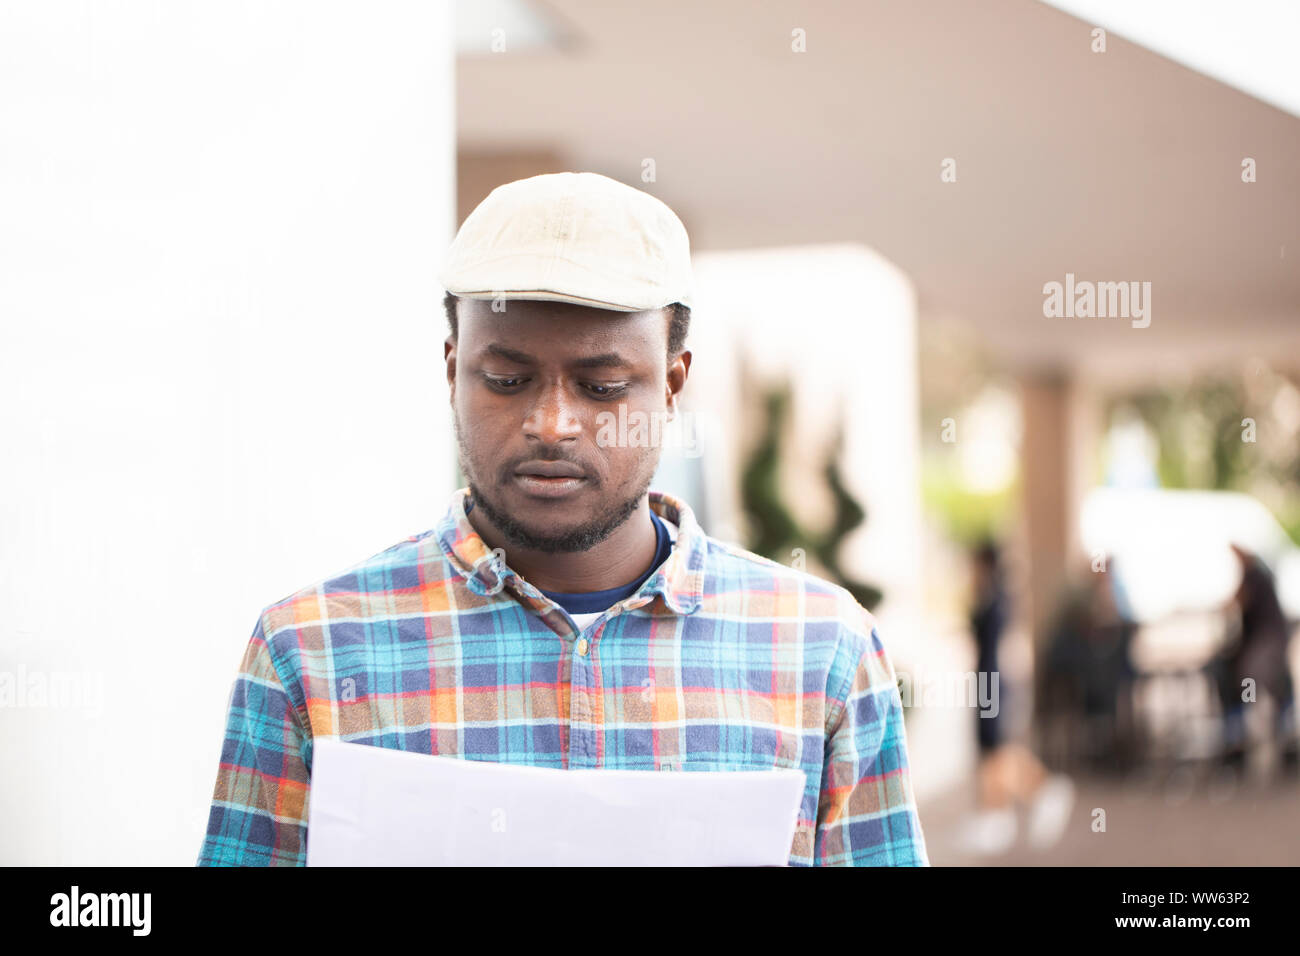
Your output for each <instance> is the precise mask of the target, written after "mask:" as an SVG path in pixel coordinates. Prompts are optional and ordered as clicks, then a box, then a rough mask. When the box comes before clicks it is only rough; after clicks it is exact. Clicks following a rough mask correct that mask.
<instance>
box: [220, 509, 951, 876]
mask: <svg viewBox="0 0 1300 956" xmlns="http://www.w3.org/2000/svg"><path fill="white" fill-rule="evenodd" d="M467 496H468V490H467V489H463V488H462V489H461V490H460V491H458V492H456V493H455V495H454V496H453V498H452V501H451V505H450V507H449V509H448V511H447V515H446V517H445V518H444V519H443V520H442V522H441V524H439V526H438V527H437V528H435V529H433V530H431V531H427V532H425V533H423V534H419V535H413V536H411V537H410V538H407V539H406V540H405V541H402V542H400V543H398V544H396V545H394V546H393V547H391V548H389V549H388V550H386V551H383V552H381V553H379V554H377V555H375V556H374V557H372V558H369V559H368V560H366V561H363V562H361V563H360V564H358V565H355V566H353V567H352V568H349V569H348V570H346V571H344V572H342V573H340V574H338V575H336V576H334V577H332V578H330V579H328V580H326V581H324V582H322V583H320V584H317V585H315V586H312V587H308V588H304V589H302V590H300V591H298V592H296V593H294V594H292V595H290V596H289V597H287V598H285V599H284V600H282V601H279V602H277V603H275V604H272V605H270V606H269V607H267V608H266V609H265V610H264V611H263V612H262V615H261V618H260V619H259V621H258V622H257V626H256V628H255V629H254V631H253V635H252V638H251V639H250V641H249V643H248V647H247V649H246V651H245V654H244V658H243V663H242V665H241V667H240V672H239V674H238V676H237V677H236V679H235V683H234V688H233V690H232V692H231V697H230V709H229V716H228V719H227V724H226V733H225V741H224V744H223V745H222V750H221V763H220V767H219V769H218V772H217V782H216V788H215V791H214V793H213V798H212V808H211V813H210V816H209V819H208V828H207V834H206V837H205V839H204V842H203V848H202V850H201V851H200V853H199V860H198V862H199V865H252V866H265V865H274V866H301V865H303V864H304V863H305V862H306V841H307V806H308V793H309V788H310V777H311V761H312V741H313V740H315V739H316V738H317V737H321V736H331V737H338V738H340V739H343V740H347V741H352V742H355V743H361V744H369V745H371V746H375V747H393V748H396V749H398V750H409V751H414V752H416V753H424V754H444V755H453V756H459V757H462V758H465V759H470V760H496V761H503V762H506V763H516V764H529V765H534V766H541V767H561V768H577V767H609V768H618V769H627V770H685V771H690V770H752V769H769V768H772V767H793V768H798V769H799V770H802V771H803V772H804V773H805V774H806V776H807V785H806V787H805V790H804V796H803V804H802V807H801V809H800V812H799V820H798V824H797V829H796V832H795V837H794V842H793V844H792V845H791V848H790V859H789V862H790V864H792V865H811V864H818V865H831V864H840V865H859V866H864V865H911V866H928V865H929V860H928V858H927V855H926V849H925V840H924V836H923V834H922V832H921V822H920V820H919V818H918V817H917V812H916V807H915V802H914V799H913V795H912V787H911V781H910V777H909V771H908V759H907V741H906V736H905V734H904V729H903V711H902V703H901V699H900V695H899V690H898V686H897V683H896V678H895V673H894V668H893V665H892V663H891V662H890V659H889V656H888V654H887V653H886V651H885V647H884V645H883V644H882V643H881V640H880V636H879V635H878V634H877V632H876V626H875V622H874V620H873V618H872V617H871V615H870V614H869V613H868V612H867V611H866V610H864V609H863V608H862V607H861V606H860V605H858V604H857V603H856V602H855V601H854V600H853V598H852V597H851V596H850V595H849V594H848V592H846V591H844V590H843V589H842V588H839V587H837V586H835V585H832V584H829V583H827V582H826V581H823V580H821V579H819V578H817V577H814V576H812V575H809V574H806V573H804V572H802V571H798V570H795V569H792V568H788V567H785V566H783V565H780V564H777V563H775V562H773V561H769V560H767V559H765V558H761V557H759V556H757V555H754V554H751V553H749V552H747V551H743V550H741V549H739V548H737V547H734V546H731V545H727V544H724V543H722V542H720V541H717V540H715V539H713V538H710V537H708V536H706V535H705V534H704V533H703V531H702V530H701V529H700V527H699V525H698V524H697V522H696V521H695V518H694V516H693V514H692V512H691V510H690V508H688V507H687V506H686V504H685V503H684V502H682V501H679V500H677V499H676V498H673V497H670V496H669V495H666V494H661V493H658V492H653V491H652V492H651V493H650V507H651V508H652V509H654V510H655V511H656V512H657V513H658V514H659V515H660V516H661V517H663V518H665V519H667V520H669V521H671V522H674V523H675V524H676V525H677V526H678V534H677V541H676V545H675V547H674V549H673V551H672V554H671V556H670V557H669V558H668V560H667V561H665V562H664V563H663V564H662V565H661V566H660V567H659V568H658V569H657V570H656V571H655V572H654V573H653V574H652V575H651V576H650V577H649V578H648V579H647V580H646V581H645V583H644V584H643V585H642V586H641V588H640V589H639V590H638V591H637V593H636V594H634V595H633V596H631V597H629V598H627V599H625V600H623V601H621V602H619V603H618V604H616V605H614V606H613V607H611V608H610V609H609V610H608V611H607V612H606V613H605V614H603V615H602V616H601V617H600V618H599V619H597V620H596V621H594V622H592V624H591V626H590V627H589V628H588V629H587V631H586V632H585V635H583V634H580V633H579V631H578V629H577V627H576V626H575V625H574V623H573V619H572V618H571V617H569V615H568V614H567V613H566V612H565V611H564V609H563V608H561V607H560V606H559V605H557V604H554V603H552V602H551V601H550V600H548V599H547V598H546V597H545V596H544V595H543V594H542V593H541V592H540V591H538V590H537V589H536V588H535V587H533V586H532V585H531V584H529V583H528V582H526V581H525V580H524V579H523V578H521V577H520V576H519V575H518V574H516V573H515V572H514V571H512V570H510V569H509V568H508V567H507V566H505V565H504V563H502V562H500V561H499V559H498V557H497V555H495V554H494V553H493V552H492V551H491V550H489V549H488V547H487V545H486V544H485V543H484V542H483V540H482V539H481V538H480V537H479V536H478V534H477V533H476V532H475V531H474V528H473V526H472V525H471V524H470V523H469V520H468V519H467V518H466V516H465V500H466V498H467ZM583 636H585V637H586V642H585V643H581V642H580V641H579V639H580V637H583Z"/></svg>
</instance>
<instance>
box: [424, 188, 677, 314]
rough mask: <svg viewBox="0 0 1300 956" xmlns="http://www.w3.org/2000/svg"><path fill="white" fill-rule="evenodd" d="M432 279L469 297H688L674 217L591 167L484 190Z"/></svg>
mask: <svg viewBox="0 0 1300 956" xmlns="http://www.w3.org/2000/svg"><path fill="white" fill-rule="evenodd" d="M438 281H439V283H440V284H441V285H442V287H443V288H444V289H446V290H447V291H448V292H452V293H454V294H456V295H459V296H464V297H466V298H469V299H495V298H502V299H543V300H549V301H555V302H573V303H576V304H578V305H586V306H591V307H593V308H598V309H611V310H613V311H616V312H640V311H641V310H643V309H659V308H662V307H664V306H666V305H671V304H672V303H674V302H680V303H682V304H683V305H685V306H690V305H691V304H692V300H693V298H694V279H693V277H692V274H691V250H690V240H689V239H688V238H687V235H686V227H685V226H683V225H682V222H681V220H680V219H678V218H677V215H676V214H675V213H674V212H673V211H672V210H671V209H669V208H668V206H666V205H665V204H664V203H663V202H662V201H660V200H659V199H656V198H655V197H654V196H651V195H650V194H649V193H646V192H642V191H641V190H640V189H634V188H633V187H631V186H628V185H625V184H623V183H620V182H618V181H617V180H615V179H610V178H609V177H608V176H602V175H600V174H599V173H548V174H546V175H543V176H531V177H529V178H528V179H519V180H516V181H515V182H512V183H506V184H505V185H502V186H498V187H497V188H496V189H494V190H492V192H491V193H489V194H488V196H487V198H486V199H484V200H483V201H482V202H481V203H479V204H478V206H477V207H475V209H474V211H473V212H472V213H470V214H469V216H468V217H467V218H466V219H465V222H464V224H462V225H461V227H460V230H459V231H458V232H457V233H456V238H455V239H454V240H453V241H452V244H451V248H450V249H449V250H448V253H447V258H446V260H445V262H444V264H443V268H442V271H441V272H440V273H439V274H438Z"/></svg>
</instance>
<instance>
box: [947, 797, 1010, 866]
mask: <svg viewBox="0 0 1300 956" xmlns="http://www.w3.org/2000/svg"><path fill="white" fill-rule="evenodd" d="M958 842H959V843H960V844H961V847H962V849H964V850H965V851H966V852H968V853H977V854H980V855H982V856H996V855H999V854H1002V853H1006V852H1007V850H1009V849H1011V847H1012V845H1013V844H1014V843H1015V842H1016V811H1015V808H1013V807H1006V808H1004V809H1002V810H981V811H979V812H978V813H975V814H972V815H971V817H970V819H968V820H967V821H966V823H965V825H964V826H963V827H962V832H961V835H960V836H959V837H958Z"/></svg>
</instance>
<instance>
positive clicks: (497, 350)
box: [483, 342, 537, 365]
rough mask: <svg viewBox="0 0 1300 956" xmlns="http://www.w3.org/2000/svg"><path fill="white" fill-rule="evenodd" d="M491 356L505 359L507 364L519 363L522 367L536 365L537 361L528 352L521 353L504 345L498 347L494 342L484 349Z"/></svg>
mask: <svg viewBox="0 0 1300 956" xmlns="http://www.w3.org/2000/svg"><path fill="white" fill-rule="evenodd" d="M483 351H484V352H487V353H488V354H489V355H495V356H496V357H497V358H503V359H505V360H506V361H507V362H517V363H518V364H520V365H536V364H537V360H536V359H534V358H533V357H532V356H531V355H529V354H528V353H527V352H520V351H518V350H517V349H512V348H507V347H506V346H504V345H497V344H496V343H495V342H493V343H492V344H491V345H488V346H485V347H484V349H483Z"/></svg>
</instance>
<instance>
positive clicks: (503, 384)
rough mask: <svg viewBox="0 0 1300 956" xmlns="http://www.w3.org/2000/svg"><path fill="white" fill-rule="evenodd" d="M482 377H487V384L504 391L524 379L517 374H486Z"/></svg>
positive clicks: (512, 388) (517, 384)
mask: <svg viewBox="0 0 1300 956" xmlns="http://www.w3.org/2000/svg"><path fill="white" fill-rule="evenodd" d="M484 378H486V379H487V381H488V384H489V385H491V386H492V387H493V388H499V389H501V390H502V391H506V392H509V391H512V390H514V389H516V388H518V387H519V386H520V385H522V384H523V382H524V379H522V378H519V377H517V376H498V375H486V376H484Z"/></svg>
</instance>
